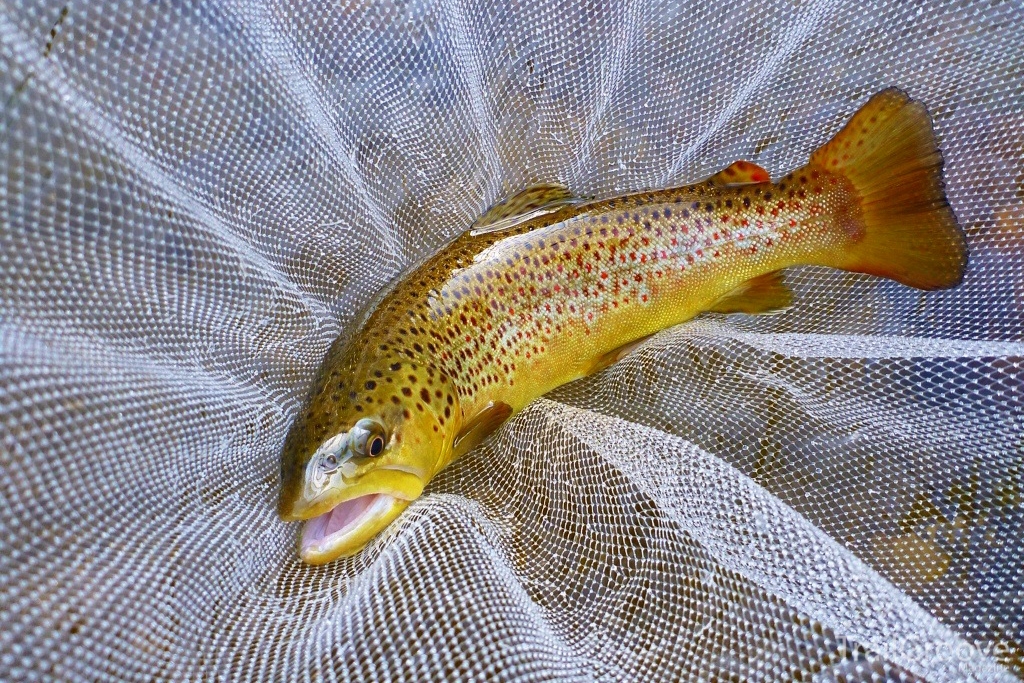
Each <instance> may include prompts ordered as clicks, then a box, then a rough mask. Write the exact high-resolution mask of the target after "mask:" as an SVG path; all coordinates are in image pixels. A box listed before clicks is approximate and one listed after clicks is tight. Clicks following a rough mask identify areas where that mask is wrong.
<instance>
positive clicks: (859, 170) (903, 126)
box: [809, 88, 967, 289]
mask: <svg viewBox="0 0 1024 683" xmlns="http://www.w3.org/2000/svg"><path fill="white" fill-rule="evenodd" d="M809 166H810V167H811V168H813V167H815V166H817V167H819V168H821V169H823V170H825V171H829V172H831V173H839V174H842V175H844V176H845V177H846V178H847V179H848V180H849V181H850V182H851V183H852V184H853V187H854V189H855V190H856V192H857V194H858V195H859V199H860V207H861V211H862V216H863V229H864V233H863V237H862V238H860V239H859V240H858V241H857V242H855V243H854V244H853V245H852V246H850V247H849V250H848V252H847V253H846V255H845V256H844V258H843V262H842V263H841V264H839V263H837V264H836V265H838V266H839V267H841V268H843V269H845V270H853V271H857V272H861V273H870V274H872V275H881V276H883V277H888V278H892V279H893V280H897V281H899V282H902V283H903V284H905V285H910V286H911V287H917V288H918V289H944V288H947V287H953V286H955V285H957V284H958V283H959V282H960V280H961V279H963V274H964V269H965V268H966V266H967V245H966V242H965V240H964V234H963V231H962V230H960V226H959V225H957V222H956V216H954V215H953V211H952V210H951V209H950V208H949V204H948V203H947V201H946V196H945V193H944V191H943V186H942V155H941V154H940V153H939V149H938V147H937V146H936V144H935V137H934V135H933V134H932V125H931V119H930V118H929V117H928V112H927V111H926V110H925V108H924V106H922V105H921V104H920V103H919V102H914V101H912V100H911V99H910V98H909V97H907V96H906V95H905V94H904V93H903V92H901V91H899V90H896V89H895V88H890V89H888V90H883V91H882V92H880V93H878V94H876V95H875V96H874V97H872V98H871V99H870V100H869V101H868V103H867V104H865V105H864V106H863V107H862V108H861V109H860V111H858V112H857V113H856V114H854V116H853V118H852V119H850V122H849V123H847V124H846V127H845V128H843V129H842V130H841V131H839V133H838V134H837V135H836V136H835V137H834V138H832V140H831V141H830V142H828V143H827V144H825V145H824V146H823V147H821V148H820V149H819V150H817V151H816V152H815V153H814V154H812V155H811V162H810V164H809Z"/></svg>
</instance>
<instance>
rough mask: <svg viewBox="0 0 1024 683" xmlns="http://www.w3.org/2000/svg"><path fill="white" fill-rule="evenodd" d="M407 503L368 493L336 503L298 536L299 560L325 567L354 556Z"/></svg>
mask: <svg viewBox="0 0 1024 683" xmlns="http://www.w3.org/2000/svg"><path fill="white" fill-rule="evenodd" d="M409 503H410V501H408V500H402V499H401V498H396V497H394V496H392V495H389V494H387V493H370V494H367V495H364V496H359V497H357V498H350V499H349V500H346V501H344V502H342V503H339V504H338V505H336V506H335V507H333V508H331V509H330V510H328V511H327V512H325V513H323V514H321V515H318V516H317V517H313V518H312V519H310V520H309V521H307V522H306V524H305V526H304V527H303V529H302V533H301V534H300V535H299V558H300V559H301V560H302V561H303V562H305V563H306V564H326V563H328V562H332V561H334V560H336V559H338V558H340V557H348V556H350V555H354V554H355V553H357V552H359V550H361V549H362V548H363V547H364V546H365V545H366V544H367V543H369V542H370V540H371V539H372V538H373V537H374V536H376V535H377V534H378V533H380V532H381V531H382V530H383V529H384V528H385V527H387V526H388V525H389V524H391V522H393V521H394V520H395V518H396V517H398V515H400V514H401V513H402V511H403V510H405V508H406V507H408V505H409Z"/></svg>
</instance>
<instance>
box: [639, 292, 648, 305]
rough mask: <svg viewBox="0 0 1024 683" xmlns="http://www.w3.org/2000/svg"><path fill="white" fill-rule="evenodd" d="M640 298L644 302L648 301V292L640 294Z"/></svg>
mask: <svg viewBox="0 0 1024 683" xmlns="http://www.w3.org/2000/svg"><path fill="white" fill-rule="evenodd" d="M640 300H641V301H643V302H644V303H646V302H647V295H646V294H641V295H640Z"/></svg>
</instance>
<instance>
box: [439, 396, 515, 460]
mask: <svg viewBox="0 0 1024 683" xmlns="http://www.w3.org/2000/svg"><path fill="white" fill-rule="evenodd" d="M510 415H512V406H510V405H508V404H507V403H490V404H488V405H487V407H486V408H484V409H483V410H481V411H480V412H479V413H477V414H476V415H474V416H473V417H472V418H470V419H469V421H468V422H466V424H465V425H464V426H463V427H462V431H460V432H459V434H458V436H456V437H455V444H454V445H453V446H452V460H458V459H459V458H461V457H462V456H464V455H465V454H466V453H469V452H470V451H471V450H473V449H474V448H476V447H477V446H479V445H480V444H481V443H482V442H483V440H484V439H486V438H487V437H488V436H490V434H491V433H492V432H494V430H496V429H497V428H498V427H500V426H501V425H502V424H504V423H505V420H507V419H508V418H509V416H510Z"/></svg>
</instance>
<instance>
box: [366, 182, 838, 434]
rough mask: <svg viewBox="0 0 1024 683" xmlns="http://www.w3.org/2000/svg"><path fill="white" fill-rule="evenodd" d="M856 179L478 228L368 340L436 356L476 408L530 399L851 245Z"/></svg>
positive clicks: (375, 321) (469, 410) (400, 295)
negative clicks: (738, 291)
mask: <svg viewBox="0 0 1024 683" xmlns="http://www.w3.org/2000/svg"><path fill="white" fill-rule="evenodd" d="M847 185H848V184H847V183H845V182H844V181H843V179H842V178H841V177H839V176H836V175H832V174H828V173H825V172H821V171H813V172H810V171H809V172H806V173H800V174H791V175H789V176H786V177H785V178H783V179H782V180H781V181H780V183H779V184H777V185H771V184H758V185H749V186H741V187H735V188H732V187H718V186H715V185H714V184H711V183H701V184H697V185H693V186H689V187H681V188H676V189H672V190H665V191H658V192H645V193H640V194H635V195H628V196H624V197H618V198H613V199H608V200H603V201H596V202H592V203H588V204H585V205H582V206H573V207H567V208H565V209H563V210H561V211H558V212H556V213H554V214H549V215H546V216H543V217H540V218H537V219H534V220H532V221H528V222H526V223H524V224H521V225H519V226H516V227H515V228H512V229H509V230H505V231H501V232H498V233H491V234H484V235H478V236H473V235H471V234H468V233H467V234H466V235H464V236H463V237H462V238H460V239H459V240H457V241H456V242H455V243H454V244H453V245H452V247H451V248H450V250H447V251H446V252H443V253H442V254H441V255H439V256H437V257H435V258H434V259H431V260H430V261H428V262H427V263H425V264H424V265H423V266H421V268H420V269H419V270H417V271H415V272H414V273H412V274H411V275H410V276H409V283H410V284H409V286H408V287H402V286H400V287H399V288H398V289H396V290H395V291H394V292H393V293H392V294H391V295H390V296H389V297H388V298H387V299H385V301H384V302H383V310H382V312H381V314H380V315H379V316H376V317H374V316H371V318H370V320H369V321H368V324H367V326H366V327H365V328H364V329H365V334H366V341H365V343H366V344H378V345H379V344H380V342H381V341H382V340H383V339H385V338H388V339H389V340H390V342H388V341H385V342H383V345H384V346H387V347H388V348H387V349H382V350H390V349H392V347H394V349H395V350H398V351H399V353H400V354H402V355H407V356H408V352H410V351H411V352H412V355H413V356H415V357H416V358H418V359H425V360H426V362H428V363H432V364H434V365H435V366H436V368H437V369H438V370H441V371H443V372H444V373H445V374H446V375H447V376H449V377H451V378H453V379H454V382H455V386H456V387H457V391H458V394H459V398H460V402H461V405H462V412H463V413H465V414H473V413H475V412H476V411H477V410H479V409H480V408H481V407H482V405H483V404H486V403H488V402H491V401H495V400H499V401H502V402H505V403H507V404H509V405H510V406H512V407H513V409H514V410H518V409H519V408H521V407H522V406H524V405H526V404H527V403H528V402H529V401H530V400H532V399H533V398H535V397H536V396H537V395H539V394H542V393H544V392H546V391H548V390H550V389H551V388H554V387H556V386H559V385H560V384H563V383H565V382H567V381H570V380H572V379H576V378H578V377H581V376H584V375H585V374H587V371H588V369H589V368H590V367H591V365H592V363H593V360H594V358H595V357H597V356H600V355H601V354H603V353H606V352H608V351H611V350H613V349H614V348H616V347H618V346H621V345H622V344H624V343H627V342H629V341H632V340H635V339H639V338H642V337H645V336H648V335H650V334H652V333H654V332H656V331H658V330H661V329H664V328H666V327H669V326H671V325H673V324H676V323H678V322H682V321H684V320H688V319H689V318H691V317H693V316H694V315H695V314H696V313H698V312H700V311H702V310H705V309H706V308H707V305H708V304H710V303H711V302H713V301H715V300H716V299H718V298H720V297H721V296H722V295H723V294H725V293H726V292H728V291H730V290H731V289H733V288H734V287H735V286H736V285H738V284H740V283H741V282H745V281H747V280H749V279H751V278H753V277H755V276H757V275H761V274H764V273H768V272H772V271H774V270H778V269H779V268H781V267H783V265H789V264H791V263H794V262H798V261H799V260H800V259H801V258H806V257H807V256H809V255H812V254H813V253H814V252H818V251H822V250H828V249H829V248H831V247H833V246H835V245H838V244H839V243H840V242H841V239H842V235H841V234H840V233H839V231H837V229H836V221H837V220H840V219H838V218H837V216H839V217H841V216H844V215H846V214H847V213H849V212H850V211H852V210H853V207H852V204H851V198H850V196H849V188H848V186H847ZM523 378H529V379H528V380H527V381H524V379H523ZM538 378H543V380H541V381H538Z"/></svg>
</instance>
